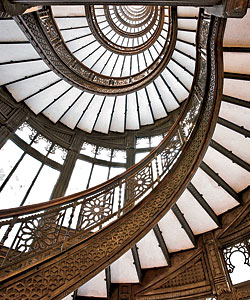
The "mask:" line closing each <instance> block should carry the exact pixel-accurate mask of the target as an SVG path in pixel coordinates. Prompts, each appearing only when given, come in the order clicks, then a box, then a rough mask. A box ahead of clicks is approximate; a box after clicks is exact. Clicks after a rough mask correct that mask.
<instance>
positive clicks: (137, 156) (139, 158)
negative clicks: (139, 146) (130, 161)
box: [135, 152, 149, 164]
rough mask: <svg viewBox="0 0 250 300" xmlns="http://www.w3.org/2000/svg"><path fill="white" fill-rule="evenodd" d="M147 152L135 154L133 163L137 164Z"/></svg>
mask: <svg viewBox="0 0 250 300" xmlns="http://www.w3.org/2000/svg"><path fill="white" fill-rule="evenodd" d="M148 153H149V152H142V153H136V155H135V163H136V164H137V163H138V162H139V161H140V160H142V159H143V158H144V157H145V156H147V155H148Z"/></svg>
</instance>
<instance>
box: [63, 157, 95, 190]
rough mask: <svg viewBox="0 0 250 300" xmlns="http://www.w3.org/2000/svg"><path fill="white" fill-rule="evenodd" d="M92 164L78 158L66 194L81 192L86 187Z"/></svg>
mask: <svg viewBox="0 0 250 300" xmlns="http://www.w3.org/2000/svg"><path fill="white" fill-rule="evenodd" d="M91 166H92V164H91V163H89V162H87V161H84V160H81V159H78V160H77V161H76V164H75V168H74V170H73V173H72V175H71V178H70V182H69V185H68V188H67V191H66V195H70V194H73V193H77V192H80V191H82V190H85V189H86V186H87V183H88V179H89V174H90V170H91Z"/></svg>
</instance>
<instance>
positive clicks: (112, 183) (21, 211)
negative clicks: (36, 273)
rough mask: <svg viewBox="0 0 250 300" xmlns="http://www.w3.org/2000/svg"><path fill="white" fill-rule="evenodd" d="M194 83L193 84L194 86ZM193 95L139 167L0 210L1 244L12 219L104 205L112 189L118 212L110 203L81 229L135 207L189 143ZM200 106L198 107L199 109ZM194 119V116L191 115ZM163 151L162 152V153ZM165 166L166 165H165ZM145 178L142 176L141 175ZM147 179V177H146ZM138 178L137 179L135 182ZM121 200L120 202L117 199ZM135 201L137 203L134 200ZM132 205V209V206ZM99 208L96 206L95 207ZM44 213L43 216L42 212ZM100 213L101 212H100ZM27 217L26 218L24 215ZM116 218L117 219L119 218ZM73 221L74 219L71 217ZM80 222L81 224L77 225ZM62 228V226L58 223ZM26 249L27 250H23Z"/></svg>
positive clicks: (98, 224)
mask: <svg viewBox="0 0 250 300" xmlns="http://www.w3.org/2000/svg"><path fill="white" fill-rule="evenodd" d="M198 74H199V68H198V69H197V72H196V76H195V80H194V82H195V81H196V80H197V76H198ZM193 84H194V83H193ZM190 99H192V95H191V94H190V96H189V100H188V101H186V104H185V105H184V107H183V110H182V112H181V113H180V115H179V117H178V118H177V120H176V121H175V123H174V125H173V126H172V128H171V129H170V131H169V132H168V134H167V136H166V137H165V138H164V139H163V141H162V142H161V143H160V144H159V146H158V147H156V148H155V149H154V150H153V151H152V152H151V153H150V154H149V155H148V156H146V157H145V158H144V159H143V160H142V161H141V162H139V163H138V164H136V165H134V166H132V167H131V168H130V169H128V170H127V171H125V172H124V173H122V174H120V175H118V176H116V177H114V178H113V179H110V180H108V181H107V182H105V183H102V184H100V185H97V186H95V187H92V188H90V189H88V190H86V191H83V192H80V193H76V194H74V195H70V196H66V197H61V198H58V199H54V200H51V201H47V202H44V203H39V204H33V205H28V206H22V207H18V208H11V209H7V210H1V211H0V220H2V221H1V223H0V225H1V226H4V225H8V226H9V232H8V231H7V234H6V235H5V236H4V237H3V239H2V241H1V243H2V244H4V243H5V241H6V240H7V239H8V235H9V233H10V231H11V230H10V229H11V220H10V218H12V219H15V223H17V222H18V220H19V219H20V221H21V222H24V221H26V220H29V218H30V216H31V215H35V217H37V214H38V215H39V214H41V212H43V211H45V212H46V211H47V210H48V211H49V213H50V212H51V210H52V209H53V210H56V209H58V208H59V209H60V208H62V210H66V209H69V208H70V209H72V207H73V206H75V207H76V206H79V205H80V206H81V207H83V206H84V205H85V206H87V207H88V205H89V203H90V202H91V203H92V202H93V201H94V199H95V198H97V199H99V200H98V201H99V202H100V197H101V195H102V197H104V198H105V200H106V202H107V199H106V198H107V194H108V193H109V196H110V197H111V198H112V197H113V195H114V193H115V189H116V190H118V193H119V195H118V203H117V206H118V207H117V208H118V210H117V211H116V212H114V211H113V208H112V207H111V206H112V204H113V203H112V204H110V205H109V212H108V213H106V218H104V217H103V213H102V215H101V216H99V219H98V222H97V220H95V222H90V224H88V225H89V226H85V227H84V229H87V228H88V229H89V228H91V229H93V227H98V226H100V225H102V224H103V223H104V222H105V220H109V219H110V218H111V217H114V216H118V215H120V214H121V213H124V212H125V211H128V209H129V208H130V207H131V203H133V205H134V204H135V202H136V200H138V199H139V200H140V199H142V198H143V197H144V195H145V194H146V193H147V192H148V190H149V189H152V188H154V187H155V186H156V185H157V184H158V183H159V182H160V180H161V178H162V177H163V176H165V174H166V173H167V172H168V170H169V169H170V167H171V164H172V162H173V161H174V160H175V159H176V158H177V156H178V155H179V153H180V151H182V148H183V146H184V144H185V143H186V142H187V141H188V137H189V135H190V132H191V129H192V128H190V132H187V133H186V136H185V133H184V132H183V127H182V122H184V123H185V118H186V115H187V114H190V107H192V104H191V101H190ZM198 107H200V105H199V106H198ZM194 108H195V109H196V113H198V110H197V103H196V102H195V106H194ZM194 117H195V116H194ZM174 139H175V140H176V143H174V141H173V140H174ZM171 143H172V144H173V145H172V146H171V147H176V146H177V148H178V149H172V150H173V151H172V153H170V154H169V153H165V152H166V149H168V147H169V145H171ZM164 151H165V152H164ZM166 155H168V156H169V157H170V163H169V162H167V163H166V159H169V157H165V156H166ZM159 162H160V163H161V168H162V172H161V173H160V171H159ZM152 163H154V164H155V169H156V170H155V172H154V175H155V176H154V178H153V174H152V173H153V170H152ZM164 164H165V165H164ZM145 170H146V173H150V174H149V176H150V178H147V181H149V182H148V184H146V186H145V184H144V183H143V184H141V186H139V191H138V192H137V193H135V192H134V190H135V189H136V188H138V181H139V180H140V179H144V178H142V177H143V176H142V173H144V172H145ZM144 177H145V176H144ZM146 177H147V176H146ZM138 178H139V179H138ZM148 179H149V180H148ZM143 185H144V186H143ZM122 188H124V189H125V188H126V190H127V195H126V197H127V199H125V200H127V201H126V202H127V205H125V206H124V207H123V208H122V204H121V200H122V199H121V198H122V196H121V193H122ZM119 197H120V199H119ZM112 200H113V199H108V201H112ZM137 202H138V201H137ZM133 205H132V206H133ZM97 206H98V205H97ZM45 214H46V213H45ZM100 214H101V212H100ZM27 215H28V217H25V216H27ZM118 217H119V216H118ZM80 218H82V216H81V217H79V216H78V220H77V227H76V229H77V230H82V229H83V227H82V225H79V224H80V223H81V222H82V221H79V220H80ZM72 219H73V217H72ZM79 222H80V223H79ZM71 223H72V221H69V224H68V226H66V227H68V228H71ZM61 226H63V224H61ZM25 249H26V248H25Z"/></svg>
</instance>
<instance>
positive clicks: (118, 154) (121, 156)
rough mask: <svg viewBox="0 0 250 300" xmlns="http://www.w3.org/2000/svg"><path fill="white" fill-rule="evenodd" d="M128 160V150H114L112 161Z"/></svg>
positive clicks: (124, 161) (123, 161)
mask: <svg viewBox="0 0 250 300" xmlns="http://www.w3.org/2000/svg"><path fill="white" fill-rule="evenodd" d="M126 160H127V155H126V151H123V150H115V151H114V152H113V157H112V162H120V163H126Z"/></svg>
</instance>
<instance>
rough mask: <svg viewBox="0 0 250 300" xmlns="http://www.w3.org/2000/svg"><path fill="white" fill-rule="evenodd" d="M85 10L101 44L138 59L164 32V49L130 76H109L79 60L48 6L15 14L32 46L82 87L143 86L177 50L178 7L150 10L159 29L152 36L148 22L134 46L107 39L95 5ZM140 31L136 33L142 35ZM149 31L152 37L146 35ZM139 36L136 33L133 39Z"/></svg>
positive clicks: (101, 90) (122, 89) (105, 90)
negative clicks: (100, 25)
mask: <svg viewBox="0 0 250 300" xmlns="http://www.w3.org/2000/svg"><path fill="white" fill-rule="evenodd" d="M85 10H86V17H87V20H88V25H89V28H90V29H91V32H90V34H91V35H92V34H93V35H94V36H95V38H96V39H97V40H98V41H99V42H100V45H102V46H104V47H105V48H107V49H109V50H110V51H111V53H119V54H121V55H130V56H132V55H134V59H135V60H137V59H138V57H136V55H137V54H138V53H140V52H142V51H146V50H147V49H148V47H149V46H152V45H153V44H154V43H155V42H156V41H157V38H158V36H159V34H161V36H162V39H163V45H161V50H160V51H159V53H157V56H156V57H155V58H154V59H153V61H152V63H150V64H149V65H148V66H146V67H143V69H142V70H141V69H140V68H139V70H138V72H136V73H131V72H130V75H129V76H122V77H115V76H107V75H104V74H102V73H101V72H95V71H93V70H92V69H91V68H90V67H88V66H87V65H85V64H84V63H83V62H81V61H80V60H78V59H77V57H76V56H75V55H74V54H73V53H72V52H71V51H70V50H69V48H68V47H67V44H66V42H65V41H64V39H63V37H62V35H61V32H60V30H59V29H58V27H57V25H56V22H55V20H54V18H53V14H52V11H51V9H50V8H46V7H45V8H44V9H43V10H40V11H38V12H37V13H33V14H27V15H22V16H19V17H16V18H15V20H16V22H17V24H18V25H19V26H20V27H21V29H22V30H23V32H24V33H25V34H26V36H27V38H28V39H29V40H30V42H31V43H32V44H33V46H34V47H35V48H36V49H37V51H38V52H39V53H41V55H42V56H43V59H44V61H45V62H46V63H47V65H48V66H49V67H50V68H51V69H52V70H54V71H55V72H56V73H57V74H58V75H59V76H60V77H61V78H62V79H64V80H66V81H67V82H69V83H70V84H72V85H73V86H75V87H77V88H79V89H81V90H84V91H87V92H90V93H94V94H100V95H112V96H114V95H122V94H127V93H131V92H133V91H137V90H139V89H141V88H142V87H144V86H145V85H147V84H149V83H150V82H152V81H153V80H154V79H155V78H156V77H157V76H159V74H160V73H161V71H162V70H163V69H164V68H165V66H166V64H167V63H168V62H169V60H170V59H171V56H172V53H173V51H174V47H175V43H176V36H177V10H176V8H171V9H170V8H168V7H161V8H159V7H157V6H156V7H155V8H154V9H153V12H154V13H153V14H154V16H155V18H154V16H151V15H150V11H149V14H148V15H149V17H150V18H153V20H152V21H155V22H154V23H153V24H154V25H155V23H156V24H157V26H156V29H154V33H153V34H152V36H150V34H149V33H148V32H147V30H150V29H151V24H149V26H148V28H147V30H142V32H143V33H144V37H145V39H146V41H145V42H143V43H142V44H139V45H138V46H136V45H135V44H134V45H133V46H131V47H130V46H128V45H127V46H126V47H124V46H122V43H121V44H120V43H115V42H113V40H112V38H111V39H108V38H107V37H106V35H105V34H104V33H103V31H102V30H101V29H100V27H99V24H98V20H97V16H96V14H95V7H94V6H86V7H85ZM104 11H105V15H106V16H107V18H108V17H109V14H108V11H109V7H108V6H104ZM169 12H170V13H169ZM155 19H156V20H155ZM107 21H108V22H109V23H110V22H111V20H110V19H107ZM132 25H133V24H132ZM111 30H113V31H114V26H112V27H111ZM152 30H153V29H152ZM114 32H115V31H114ZM139 33H140V32H139ZM139 33H138V34H137V36H139V35H140V34H139ZM148 34H149V38H148V37H147V35H148ZM137 36H134V39H136V38H137ZM68 42H70V41H68ZM128 42H129V41H128ZM131 62H132V60H131ZM130 67H131V66H130ZM138 67H139V66H138ZM121 71H122V70H121Z"/></svg>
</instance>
